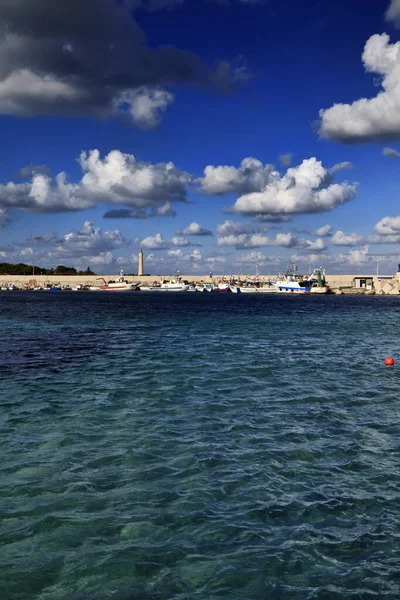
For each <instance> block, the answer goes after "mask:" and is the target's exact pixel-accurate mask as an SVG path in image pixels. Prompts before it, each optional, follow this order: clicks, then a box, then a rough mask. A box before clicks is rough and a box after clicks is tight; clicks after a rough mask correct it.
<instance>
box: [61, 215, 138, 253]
mask: <svg viewBox="0 0 400 600" xmlns="http://www.w3.org/2000/svg"><path fill="white" fill-rule="evenodd" d="M126 243H127V240H126V239H125V238H124V236H123V235H122V234H121V232H120V231H118V229H114V230H112V231H104V232H103V231H102V230H101V229H100V227H96V226H95V224H94V223H93V222H92V221H85V223H84V224H83V227H82V229H81V230H79V231H72V232H70V233H67V234H65V235H64V236H63V237H62V238H61V239H59V240H57V241H56V242H55V245H54V249H53V250H52V255H53V256H54V255H56V256H58V257H72V258H74V257H80V256H89V255H90V256H91V257H94V256H97V255H104V253H107V252H111V251H112V250H115V249H116V248H120V247H121V246H124V245H126Z"/></svg>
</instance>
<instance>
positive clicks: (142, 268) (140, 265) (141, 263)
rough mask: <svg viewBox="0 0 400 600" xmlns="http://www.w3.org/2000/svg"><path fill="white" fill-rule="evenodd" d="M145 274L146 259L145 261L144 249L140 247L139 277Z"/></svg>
mask: <svg viewBox="0 0 400 600" xmlns="http://www.w3.org/2000/svg"><path fill="white" fill-rule="evenodd" d="M143 275H144V261H143V250H142V249H141V248H140V252H139V256H138V277H143Z"/></svg>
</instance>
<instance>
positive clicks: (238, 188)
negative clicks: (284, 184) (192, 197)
mask: <svg viewBox="0 0 400 600" xmlns="http://www.w3.org/2000/svg"><path fill="white" fill-rule="evenodd" d="M274 174H275V175H276V171H275V170H274V166H273V165H270V164H266V165H263V163H262V162H261V161H259V160H257V159H256V158H251V157H249V158H244V159H243V160H242V162H241V163H240V167H233V166H227V165H223V166H218V167H214V166H212V165H208V166H207V167H206V168H205V169H204V177H201V178H200V179H198V181H197V182H198V183H200V188H199V190H198V191H199V192H202V193H203V194H209V195H222V194H228V193H231V192H235V193H238V194H247V193H250V192H257V191H261V190H263V189H264V188H265V186H266V184H267V183H268V182H269V181H270V179H271V178H272V177H273V176H274Z"/></svg>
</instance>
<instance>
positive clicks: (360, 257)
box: [347, 246, 371, 266]
mask: <svg viewBox="0 0 400 600" xmlns="http://www.w3.org/2000/svg"><path fill="white" fill-rule="evenodd" d="M370 261H371V257H370V256H369V247H368V246H364V247H363V248H360V250H351V251H350V252H349V254H348V255H347V262H348V263H349V264H350V265H355V266H358V265H364V264H366V263H367V262H370Z"/></svg>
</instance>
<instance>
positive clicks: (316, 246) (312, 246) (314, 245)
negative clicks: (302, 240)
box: [306, 238, 326, 252]
mask: <svg viewBox="0 0 400 600" xmlns="http://www.w3.org/2000/svg"><path fill="white" fill-rule="evenodd" d="M306 249H307V250H308V251H310V252H324V250H326V246H325V243H324V240H322V239H321V238H317V239H316V240H315V241H314V242H312V241H310V240H306Z"/></svg>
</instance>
